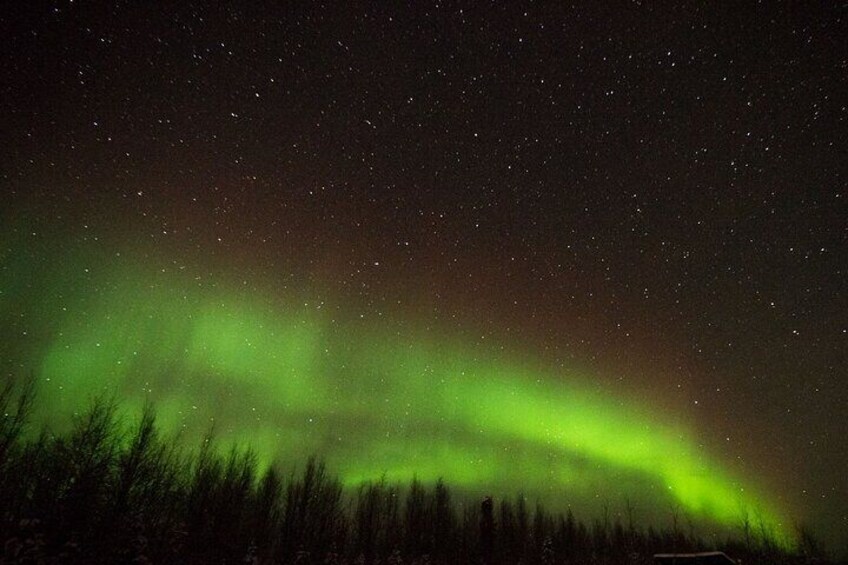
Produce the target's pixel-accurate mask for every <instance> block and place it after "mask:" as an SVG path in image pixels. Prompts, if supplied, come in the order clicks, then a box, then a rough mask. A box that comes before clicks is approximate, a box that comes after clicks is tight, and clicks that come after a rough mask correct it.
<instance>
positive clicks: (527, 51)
mask: <svg viewBox="0 0 848 565" xmlns="http://www.w3.org/2000/svg"><path fill="white" fill-rule="evenodd" d="M81 4H84V5H81ZM784 10H785V11H784ZM12 12H13V13H12ZM12 12H9V13H6V14H4V15H2V23H3V24H4V34H3V42H4V43H3V46H4V49H2V55H0V61H2V67H0V68H2V71H3V76H4V77H6V79H7V80H6V81H5V82H4V84H3V86H2V92H3V97H2V101H0V104H2V110H3V111H2V112H0V120H2V121H0V126H2V127H0V130H2V131H3V132H4V133H3V136H4V143H3V144H2V148H0V182H2V190H0V193H2V194H3V196H2V202H0V317H1V318H0V319H2V320H3V323H4V327H3V339H2V340H0V375H2V378H3V379H11V378H19V377H22V376H26V375H28V374H32V375H34V376H35V377H36V379H37V381H38V383H39V406H40V407H39V411H38V414H37V416H38V418H37V422H36V423H37V424H38V425H41V424H45V425H48V426H51V427H55V428H61V427H62V426H64V425H66V424H67V422H68V418H69V417H70V416H71V415H72V414H74V413H75V412H78V411H80V410H82V409H83V408H84V407H85V406H87V405H88V403H89V402H90V400H91V398H92V397H93V396H96V395H98V394H106V395H114V396H115V397H116V398H117V399H118V400H119V401H120V403H121V405H122V406H123V407H124V408H125V409H127V410H128V411H129V412H133V411H137V410H138V409H139V408H140V407H141V406H142V405H143V404H144V403H145V402H148V401H152V402H153V403H154V404H155V406H156V408H157V411H158V414H159V417H160V421H161V422H162V423H163V425H164V427H165V429H166V430H168V431H169V432H170V433H173V434H179V437H180V438H181V441H185V443H186V444H187V445H195V444H196V441H197V440H198V439H199V438H200V437H202V435H203V434H205V433H206V432H207V431H208V430H209V429H210V428H211V427H212V426H213V425H214V430H215V433H216V435H217V436H219V437H220V438H221V439H222V440H223V441H224V442H237V443H239V444H241V445H246V444H249V445H251V446H252V447H253V448H255V449H256V450H257V453H258V454H259V457H260V459H261V460H262V462H263V464H267V463H270V462H272V461H276V462H277V463H279V464H281V465H282V466H283V467H284V468H289V467H290V466H293V465H297V464H298V462H301V461H303V460H305V459H306V458H307V457H309V456H310V455H313V454H316V455H319V456H321V457H323V458H325V459H326V461H327V463H328V466H329V468H330V469H332V471H333V472H334V473H338V475H339V477H340V478H341V479H342V481H343V482H344V483H345V484H346V485H347V486H351V487H353V486H356V485H357V484H358V483H360V482H361V481H367V480H376V479H379V478H380V477H383V476H385V477H386V478H387V479H389V480H391V481H400V482H403V481H407V480H409V479H410V478H411V477H412V476H417V477H418V478H420V479H422V480H424V481H428V482H432V481H435V480H436V479H437V478H439V477H442V478H444V479H445V480H446V481H447V482H448V483H449V484H451V485H453V486H455V487H456V488H458V489H460V490H461V492H463V493H465V494H468V495H470V496H474V497H479V496H480V495H485V494H495V495H497V496H500V495H504V494H509V495H512V494H514V493H516V492H518V491H521V492H524V493H525V494H526V495H527V497H528V500H542V501H544V503H545V504H546V505H547V506H550V507H552V508H554V509H562V508H566V507H569V506H570V507H572V508H574V509H576V510H579V511H580V512H582V513H584V514H585V515H586V516H598V515H599V514H600V513H601V512H603V511H604V509H605V508H606V507H610V508H612V510H613V511H614V512H619V513H620V512H621V511H622V509H623V505H624V501H629V502H632V503H633V504H634V507H635V508H636V510H637V515H638V517H639V518H640V519H641V520H643V521H644V523H645V524H649V523H665V522H667V521H668V520H669V516H670V514H671V513H675V512H678V511H679V512H680V513H681V514H682V515H684V516H685V517H686V518H687V519H691V520H694V521H695V522H697V523H698V524H699V526H702V527H703V526H706V527H710V528H711V527H713V526H718V527H719V529H724V530H730V531H733V530H737V531H738V528H739V525H740V523H741V521H742V520H743V516H746V515H747V516H749V517H751V516H753V517H754V520H755V521H757V520H759V521H762V522H763V524H764V525H765V526H766V527H768V528H769V529H771V530H773V531H774V532H775V534H776V535H778V537H780V538H781V539H788V538H790V537H791V536H792V535H793V532H794V530H795V528H796V526H797V525H799V524H812V526H813V527H814V529H816V531H818V532H821V535H822V537H823V538H824V539H825V540H826V543H827V544H829V546H831V547H834V548H835V549H837V550H840V548H841V547H842V546H844V544H845V542H846V540H848V500H846V492H848V485H846V478H845V477H846V475H845V472H844V471H845V466H846V462H848V434H846V433H845V429H844V428H845V426H844V423H843V422H842V415H843V414H844V412H845V407H846V406H848V397H846V389H845V387H844V383H845V382H846V376H848V375H847V374H846V366H848V363H846V361H847V360H848V359H846V351H848V342H846V340H847V339H848V326H846V317H845V312H848V299H847V298H846V297H848V285H847V284H846V280H848V276H846V271H848V254H847V253H848V251H846V250H848V245H846V244H848V228H846V225H848V224H846V221H845V218H846V217H848V208H846V192H845V178H844V172H843V168H844V166H843V161H844V153H845V141H844V140H845V139H848V135H846V131H845V123H846V108H845V106H844V104H842V103H841V102H839V100H840V97H839V96H838V94H839V93H841V92H842V91H843V90H844V87H845V84H844V82H845V81H844V74H845V73H844V62H845V53H844V51H845V50H844V47H843V46H842V45H841V42H840V41H839V39H838V38H839V37H841V36H840V34H839V33H838V28H839V27H840V25H843V27H844V21H845V19H844V18H845V14H844V9H842V8H838V7H834V8H827V7H819V8H818V9H816V10H814V9H812V8H810V9H809V10H804V11H803V13H795V12H793V10H792V9H790V8H782V7H763V6H758V7H753V6H751V7H737V8H735V9H734V10H733V11H732V13H731V11H730V9H729V8H722V7H707V6H700V7H699V6H694V5H686V4H676V3H673V4H669V5H668V6H666V7H665V8H664V9H662V10H660V9H659V8H657V7H650V6H643V5H640V4H634V5H632V6H628V7H627V8H622V9H621V10H617V9H613V8H608V7H605V6H604V5H602V3H591V2H587V3H578V4H576V5H570V6H564V5H562V6H558V5H551V6H544V5H537V4H527V5H523V4H522V3H508V4H503V5H498V6H488V7H483V6H482V5H473V4H468V5H461V3H460V4H456V5H453V4H451V5H450V6H447V5H444V4H442V3H416V4H415V5H413V6H406V7H404V8H400V7H391V6H387V5H382V4H373V5H370V6H358V7H355V6H344V7H340V6H332V5H326V6H325V5H321V4H317V3H316V4H311V5H301V6H294V5H292V6H288V5H286V6H284V5H279V6H259V5H254V3H232V4H231V3H222V4H221V5H217V4H216V5H215V6H210V5H207V4H205V3H202V2H200V3H198V2H185V3H181V4H180V6H178V7H171V8H168V9H164V8H161V9H160V7H157V6H156V5H155V4H147V3H145V4H143V5H142V4H139V5H122V4H112V3H106V2H91V3H80V2H57V3H54V4H52V5H51V6H50V7H39V6H21V7H20V9H19V10H17V11H12ZM843 43H844V42H843Z"/></svg>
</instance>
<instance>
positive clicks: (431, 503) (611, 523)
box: [0, 379, 826, 565]
mask: <svg viewBox="0 0 848 565" xmlns="http://www.w3.org/2000/svg"><path fill="white" fill-rule="evenodd" d="M35 393H36V390H35V385H34V381H33V380H32V379H31V380H29V381H27V382H25V383H23V384H19V385H18V386H16V385H15V383H13V382H8V383H6V384H5V385H4V386H3V387H2V388H0V543H2V546H0V563H138V564H144V563H187V564H194V563H249V564H271V563H297V564H322V565H323V564H326V565H333V564H339V565H341V564H363V565H364V564H378V563H379V564H385V565H389V564H396V565H400V564H421V565H423V564H442V563H444V564H448V563H475V564H478V563H479V564H486V565H496V564H507V563H509V564H512V563H523V564H527V565H530V564H549V563H565V564H583V563H597V564H608V565H614V564H640V563H651V560H652V555H653V554H655V553H660V552H666V553H667V552H693V551H702V550H708V549H716V547H715V545H716V544H715V542H714V541H712V542H706V541H705V540H703V539H701V538H699V537H698V536H697V535H696V534H695V531H694V529H693V528H689V529H688V530H687V529H686V528H680V527H678V523H677V520H675V521H674V522H673V526H672V527H671V528H665V529H655V528H653V527H647V528H643V527H641V526H639V525H637V524H634V523H633V514H632V510H631V509H630V507H629V504H628V508H627V512H626V513H625V514H624V517H623V518H622V516H618V517H616V518H615V519H610V518H609V512H608V511H605V512H604V517H602V518H598V519H595V520H592V521H590V522H588V523H587V522H584V521H582V520H579V519H577V518H576V517H575V516H574V514H573V513H572V512H571V511H570V510H568V511H567V512H565V513H557V512H550V511H548V510H546V509H545V508H544V507H543V506H542V505H541V504H539V503H535V504H532V505H531V504H529V503H528V501H527V499H526V498H525V497H523V496H521V495H519V496H516V497H512V498H501V499H499V500H495V499H493V498H489V497H487V498H484V499H483V500H482V501H481V500H468V499H467V498H466V499H461V498H459V497H455V496H452V493H451V490H450V488H449V487H448V485H447V484H445V482H444V481H442V480H439V481H437V482H436V483H435V484H432V485H427V484H424V483H422V482H421V481H418V480H416V479H412V480H411V482H410V483H409V484H407V485H404V486H401V485H399V484H394V483H389V482H387V481H386V480H377V481H371V482H366V483H363V484H362V485H360V486H359V487H358V489H354V490H352V491H351V490H350V489H344V488H343V487H342V484H341V483H340V481H339V480H338V479H337V478H336V477H335V476H333V475H332V474H331V473H330V472H329V471H328V470H327V468H326V467H325V465H324V464H323V463H322V462H321V461H319V460H317V459H315V458H311V459H309V460H308V461H306V462H305V464H304V465H302V470H301V471H300V472H298V473H288V474H286V473H283V472H281V471H280V469H279V467H278V466H273V465H272V466H270V467H268V468H267V469H265V468H262V467H261V466H260V465H259V464H258V462H257V458H256V456H255V454H254V453H253V452H252V451H251V450H250V449H238V448H236V447H232V448H230V449H224V448H222V447H221V446H218V445H217V444H216V443H215V441H214V439H213V438H212V437H211V435H210V436H207V437H206V438H204V439H203V441H202V442H201V445H200V446H199V448H197V449H185V448H182V447H180V446H179V443H178V442H175V441H169V440H168V439H167V438H165V437H164V436H163V434H162V431H161V430H160V429H159V428H158V427H157V424H156V416H155V411H154V409H153V407H152V406H146V407H145V408H144V410H143V411H142V413H141V415H140V416H139V417H138V419H137V420H135V421H134V422H132V423H131V424H130V425H123V424H122V422H121V419H120V418H119V416H118V408H119V407H118V404H117V403H116V402H115V401H113V400H108V399H98V400H94V401H93V402H92V404H91V406H90V407H89V408H88V409H87V410H86V411H85V412H84V413H82V414H81V415H78V416H76V417H75V418H74V419H73V423H72V426H71V427H70V428H69V430H68V431H67V432H65V433H62V434H54V433H51V432H50V431H49V430H47V429H42V430H41V431H40V433H37V434H36V433H33V430H30V431H29V433H25V431H26V426H27V424H28V417H29V416H30V414H31V412H32V408H33V405H34V402H35V398H36V394H35ZM741 531H742V535H741V536H739V537H738V538H736V539H728V540H726V541H724V542H723V543H722V544H721V547H720V548H719V549H722V550H724V551H726V552H727V553H728V554H730V555H732V556H734V557H737V558H742V559H743V561H744V563H746V564H749V563H785V564H796V563H797V564H802V563H803V564H807V563H812V562H820V563H824V562H826V557H825V555H824V553H823V551H822V550H821V548H820V546H819V544H818V543H817V542H816V539H815V537H814V536H813V535H812V534H811V533H810V532H809V531H807V530H800V531H799V536H798V544H797V547H796V548H795V549H793V550H791V551H787V550H785V549H783V548H782V547H781V546H779V545H778V544H776V543H774V541H773V540H772V539H770V538H769V537H768V535H767V533H766V532H763V533H762V535H760V534H758V532H757V530H756V528H748V529H745V528H743V529H742V530H741Z"/></svg>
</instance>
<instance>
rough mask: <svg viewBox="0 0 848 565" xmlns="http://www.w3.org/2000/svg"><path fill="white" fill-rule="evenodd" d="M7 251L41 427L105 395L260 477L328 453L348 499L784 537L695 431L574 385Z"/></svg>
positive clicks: (224, 292) (276, 308)
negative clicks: (747, 517) (399, 497)
mask: <svg viewBox="0 0 848 565" xmlns="http://www.w3.org/2000/svg"><path fill="white" fill-rule="evenodd" d="M9 249H11V248H10V247H6V255H5V257H3V260H4V263H5V267H4V270H3V271H2V276H0V282H2V289H3V293H2V295H0V314H2V315H3V317H4V319H7V320H14V321H13V324H12V325H13V331H15V332H17V333H18V334H24V333H25V335H24V336H23V337H22V338H21V342H20V343H18V342H17V341H15V340H11V341H10V340H8V339H7V340H4V345H3V347H4V348H10V350H9V351H6V353H5V354H4V357H5V359H4V363H5V364H6V365H5V366H4V367H3V370H4V372H6V373H14V372H22V371H29V370H31V371H33V372H35V374H36V375H37V376H38V379H39V382H40V385H39V387H40V389H39V394H40V402H39V405H41V406H42V407H45V409H44V410H43V412H44V413H43V414H41V415H40V420H41V421H43V422H44V423H48V424H50V425H59V424H60V422H61V421H62V418H65V419H67V416H68V415H69V414H71V413H73V412H74V411H76V410H79V409H81V408H82V407H84V406H86V405H87V403H88V402H89V401H90V399H91V398H92V396H94V395H96V394H100V393H104V392H105V393H115V394H117V395H118V397H119V398H120V399H121V401H122V402H123V403H124V405H126V406H129V407H130V409H132V410H135V409H137V408H138V407H140V406H141V405H142V404H143V403H144V402H145V401H148V400H153V401H154V402H155V405H156V407H157V412H158V414H159V418H160V422H162V424H163V426H164V427H165V428H166V429H169V430H171V431H177V430H182V433H183V435H185V436H187V437H190V438H196V437H198V435H199V434H202V433H204V432H206V431H207V430H208V429H209V427H210V425H211V424H212V423H213V422H214V424H215V428H216V431H217V432H218V433H219V434H220V435H222V436H223V437H224V438H226V439H228V440H233V441H237V442H239V443H241V444H250V445H251V446H252V447H253V448H254V449H255V450H256V451H257V453H258V454H259V455H260V457H261V458H262V460H263V461H265V462H270V461H271V460H274V459H276V460H278V461H279V460H283V461H285V460H300V459H302V458H305V457H306V456H307V455H310V454H313V453H317V454H320V455H321V456H323V457H325V458H326V460H327V461H328V463H329V464H330V466H331V468H332V469H333V470H334V471H335V472H336V473H338V474H339V476H340V478H341V479H342V481H343V482H344V483H345V484H348V485H356V484H358V483H360V482H361V481H365V480H372V479H379V478H380V477H382V476H385V477H386V478H387V479H389V480H399V481H406V480H408V479H409V478H411V477H412V476H413V475H416V476H417V477H418V478H419V479H422V480H424V481H432V480H435V479H436V478H438V477H443V478H444V479H445V480H446V481H447V482H448V483H449V484H452V485H455V486H457V487H459V488H461V489H466V490H468V491H469V492H475V493H478V494H479V493H484V492H492V493H497V494H501V493H507V492H514V491H515V490H516V489H523V490H524V491H525V492H526V493H528V495H535V496H538V497H541V498H542V499H543V500H544V501H545V502H546V504H549V505H556V504H558V503H562V504H566V503H569V502H573V501H574V500H575V499H578V498H580V499H584V500H586V499H594V500H595V504H596V505H597V504H600V502H599V500H598V499H600V500H601V501H603V500H609V501H611V502H612V503H616V502H618V501H621V500H623V498H624V497H630V496H634V497H638V498H637V500H639V501H640V504H645V503H644V502H643V501H648V502H647V504H655V505H656V507H657V508H659V514H662V513H663V512H665V509H667V508H668V507H669V505H674V506H677V507H678V508H680V509H681V510H682V511H684V512H685V513H686V515H688V516H691V517H693V518H695V519H697V520H700V521H704V522H712V523H715V524H718V525H721V526H728V527H733V526H736V525H738V524H739V523H740V516H741V514H742V513H744V512H748V511H750V512H751V513H752V515H755V516H757V517H758V519H759V520H761V521H762V522H763V523H764V524H767V525H768V527H769V528H770V529H772V531H773V532H774V533H775V534H776V535H777V536H778V537H779V538H783V537H785V536H786V535H787V534H786V532H787V531H788V527H787V524H788V521H787V520H786V519H785V514H784V513H783V512H782V510H779V505H778V504H776V503H775V501H773V500H771V499H769V498H768V497H767V496H764V495H763V494H762V493H760V494H755V493H756V492H757V489H756V488H752V486H751V485H750V484H749V483H748V482H747V481H746V482H745V483H744V486H743V483H742V482H741V481H740V480H739V478H738V477H736V476H735V474H734V473H733V472H730V471H728V470H727V467H726V466H723V465H722V464H720V463H719V462H718V461H716V460H714V459H712V458H710V457H709V456H708V454H706V453H704V449H703V448H702V447H700V446H699V445H698V443H697V441H695V440H694V439H693V436H692V433H691V430H689V429H686V427H685V426H681V425H669V424H667V423H666V424H664V423H663V422H661V421H659V420H658V419H657V417H656V413H655V411H652V410H651V409H650V407H649V406H638V405H634V404H632V403H629V402H624V401H623V399H619V398H608V397H604V396H602V395H601V394H599V393H597V392H593V391H592V390H591V389H590V387H589V386H588V383H589V382H591V381H590V377H589V375H585V374H580V372H579V371H568V370H563V371H561V374H558V375H549V374H544V373H543V371H541V370H540V369H538V368H535V367H531V366H529V365H528V363H522V362H520V361H516V360H515V359H513V358H510V356H509V355H506V354H504V353H502V352H497V351H487V352H486V354H485V355H483V354H481V352H480V349H479V348H472V347H465V346H463V344H462V343H458V342H457V340H451V339H447V338H445V339H444V340H437V339H433V338H426V339H424V338H420V337H418V338H414V337H411V336H412V335H414V334H413V332H411V331H399V330H397V328H395V326H394V325H392V324H391V323H382V324H381V323H378V322H379V320H378V321H371V322H369V321H362V320H355V321H350V320H346V321H340V320H337V319H335V317H334V316H333V315H331V314H330V313H329V308H327V307H326V306H323V305H322V304H321V303H320V302H318V303H316V304H312V303H310V302H309V301H304V300H302V299H300V300H297V301H296V300H294V299H292V298H291V297H286V298H284V299H283V298H279V297H278V294H279V293H275V292H273V289H272V288H269V289H266V290H246V287H244V286H237V285H230V286H228V285H226V284H198V280H197V278H196V277H194V276H192V275H190V274H188V271H185V272H184V271H181V270H180V269H179V268H173V269H171V270H170V271H169V270H167V269H166V270H165V271H166V272H162V270H161V269H158V270H157V269H148V268H146V267H145V257H143V256H140V255H139V256H133V258H130V257H128V256H118V257H114V256H113V257H111V258H110V259H108V260H107V259H105V258H104V257H98V256H94V255H89V256H82V255H79V256H67V257H63V258H61V259H54V260H52V261H42V262H39V263H38V264H33V262H32V261H29V260H26V259H22V258H20V257H16V256H15V255H14V254H12V253H11V252H9ZM148 259H149V258H148ZM81 265H88V267H83V266H81ZM289 294H291V293H289ZM295 304H297V305H296V306H295Z"/></svg>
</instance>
